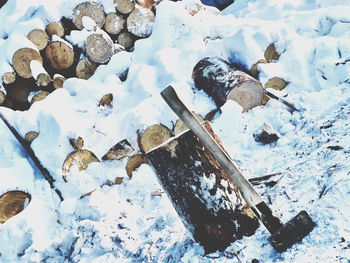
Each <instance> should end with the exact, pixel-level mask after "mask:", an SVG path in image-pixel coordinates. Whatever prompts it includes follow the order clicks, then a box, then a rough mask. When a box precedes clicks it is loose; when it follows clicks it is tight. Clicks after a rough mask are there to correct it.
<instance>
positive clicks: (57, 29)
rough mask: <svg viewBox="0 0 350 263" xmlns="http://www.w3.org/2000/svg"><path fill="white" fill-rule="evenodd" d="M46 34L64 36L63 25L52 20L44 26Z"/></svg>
mask: <svg viewBox="0 0 350 263" xmlns="http://www.w3.org/2000/svg"><path fill="white" fill-rule="evenodd" d="M45 31H46V34H47V35H48V36H49V37H51V36H53V35H56V36H58V37H63V36H64V27H63V25H62V23H60V22H52V23H50V24H48V25H47V26H46V27H45Z"/></svg>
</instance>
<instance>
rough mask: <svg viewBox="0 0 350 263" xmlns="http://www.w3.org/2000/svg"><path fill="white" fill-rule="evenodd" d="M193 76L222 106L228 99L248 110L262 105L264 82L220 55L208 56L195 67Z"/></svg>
mask: <svg viewBox="0 0 350 263" xmlns="http://www.w3.org/2000/svg"><path fill="white" fill-rule="evenodd" d="M192 78H193V80H194V83H195V85H196V87H197V88H198V89H203V90H204V91H205V92H206V93H207V94H208V95H209V96H210V97H212V98H213V100H214V101H215V103H216V105H217V106H218V107H221V106H222V105H224V104H225V102H226V101H227V100H228V99H232V100H234V101H236V102H237V103H238V104H239V105H241V106H242V108H243V110H245V111H247V110H249V109H252V108H254V107H256V106H258V105H261V102H262V99H263V95H264V90H263V86H262V84H261V83H260V82H259V81H258V80H256V79H254V78H252V77H251V76H249V75H248V74H247V73H245V72H243V71H241V70H238V69H237V68H236V67H234V66H233V65H231V64H230V63H229V62H227V61H225V60H223V59H221V58H219V57H206V58H203V59H202V60H200V61H199V62H198V63H197V64H196V65H195V67H194V68H193V72H192Z"/></svg>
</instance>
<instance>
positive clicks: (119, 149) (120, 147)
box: [102, 140, 134, 160]
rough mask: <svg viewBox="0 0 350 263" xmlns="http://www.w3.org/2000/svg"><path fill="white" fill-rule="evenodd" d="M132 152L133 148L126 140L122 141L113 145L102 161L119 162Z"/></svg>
mask: <svg viewBox="0 0 350 263" xmlns="http://www.w3.org/2000/svg"><path fill="white" fill-rule="evenodd" d="M133 152H134V148H132V146H131V145H130V143H129V142H128V141H127V140H122V141H120V142H118V143H117V144H116V145H114V146H113V147H112V148H111V149H109V150H108V152H107V153H106V154H105V155H104V156H103V157H102V160H120V159H123V158H124V157H126V156H128V155H129V154H131V153H133Z"/></svg>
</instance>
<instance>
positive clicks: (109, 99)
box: [98, 93, 113, 107]
mask: <svg viewBox="0 0 350 263" xmlns="http://www.w3.org/2000/svg"><path fill="white" fill-rule="evenodd" d="M112 101H113V94H112V93H107V94H105V95H103V97H102V98H101V99H100V101H99V103H98V106H99V107H101V106H106V105H111V103H112Z"/></svg>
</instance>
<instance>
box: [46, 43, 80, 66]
mask: <svg viewBox="0 0 350 263" xmlns="http://www.w3.org/2000/svg"><path fill="white" fill-rule="evenodd" d="M45 56H46V58H47V60H48V61H49V63H50V65H51V67H52V68H54V69H56V70H59V71H60V70H65V69H68V68H69V67H70V66H72V65H73V62H74V51H73V47H72V46H71V45H70V44H69V43H67V42H66V41H64V40H61V39H59V38H58V37H56V38H55V40H54V41H53V42H51V43H50V44H49V45H48V46H47V47H46V49H45Z"/></svg>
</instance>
